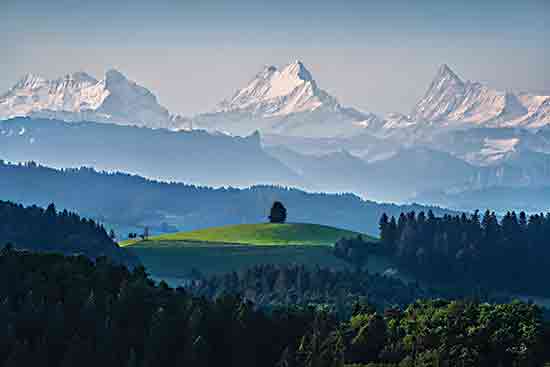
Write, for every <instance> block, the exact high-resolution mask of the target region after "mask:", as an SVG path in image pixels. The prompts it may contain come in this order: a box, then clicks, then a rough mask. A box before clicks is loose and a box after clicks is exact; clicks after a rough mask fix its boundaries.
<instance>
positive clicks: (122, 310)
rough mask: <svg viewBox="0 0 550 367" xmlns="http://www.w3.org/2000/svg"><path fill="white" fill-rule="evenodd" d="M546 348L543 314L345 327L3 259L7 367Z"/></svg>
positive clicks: (394, 358)
mask: <svg viewBox="0 0 550 367" xmlns="http://www.w3.org/2000/svg"><path fill="white" fill-rule="evenodd" d="M265 271H266V272H268V273H273V272H274V269H272V268H271V269H266V270H265ZM317 276H319V277H321V276H323V275H322V274H316V275H315V277H317ZM310 281H313V282H315V281H318V280H317V279H310ZM277 282H279V283H281V282H283V281H282V280H278V281H276V283H277ZM281 287H283V285H281ZM549 343H550V333H549V330H548V325H547V324H544V322H543V320H542V318H541V315H540V310H539V309H538V308H537V307H536V306H533V305H528V304H524V303H511V304H503V305H490V304H486V303H485V304H479V303H470V302H447V301H427V302H419V303H414V304H412V305H411V306H408V307H407V308H405V309H399V308H389V309H387V310H386V311H385V312H379V311H376V310H375V309H374V308H373V307H371V306H370V305H368V304H361V303H357V304H356V305H355V306H354V308H353V309H352V312H351V317H350V318H348V320H347V321H344V322H341V321H338V319H336V318H335V317H333V315H332V314H330V313H327V312H324V311H319V310H315V309H313V308H310V307H286V308H273V309H271V310H270V311H269V312H264V311H261V310H258V309H257V307H255V306H254V305H253V304H252V303H250V302H248V301H243V300H242V299H241V298H239V297H233V296H223V295H222V296H220V297H218V298H216V299H215V300H207V299H206V298H196V297H194V296H192V295H190V294H189V293H188V292H187V291H185V290H183V289H171V288H169V287H168V286H167V285H166V284H165V283H163V282H161V283H160V284H158V285H156V284H155V283H154V282H152V281H151V280H150V279H148V277H147V274H146V273H145V269H144V268H143V267H136V268H134V270H133V271H129V270H128V269H127V268H125V267H123V266H119V265H113V264H112V263H110V262H108V261H107V260H106V259H105V258H99V259H97V261H96V262H95V263H94V262H92V261H91V260H89V259H88V258H86V257H83V256H78V257H74V256H72V257H64V256H61V255H53V254H32V253H27V252H22V251H15V250H12V249H9V248H7V249H4V250H3V251H1V252H0V365H2V366H4V367H21V366H35V365H40V366H45V367H69V366H71V367H72V366H82V367H97V366H104V367H110V366H117V367H120V366H122V367H136V366H138V367H149V366H155V367H164V366H166V367H173V366H193V367H214V366H216V367H217V366H228V367H231V366H234V367H237V366H238V367H257V366H265V367H276V366H277V367H280V366H285V367H340V366H343V365H352V364H353V365H357V366H359V365H360V366H366V365H368V366H401V367H406V366H411V367H412V366H449V367H454V366H456V367H464V366H472V367H473V366H503V367H508V366H509V367H512V366H526V367H527V366H541V365H543V363H544V362H545V361H548V360H549V357H550V356H549V355H548V352H549V351H548V350H547V348H545V346H547V345H549Z"/></svg>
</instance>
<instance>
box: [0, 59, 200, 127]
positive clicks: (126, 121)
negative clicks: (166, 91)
mask: <svg viewBox="0 0 550 367" xmlns="http://www.w3.org/2000/svg"><path fill="white" fill-rule="evenodd" d="M18 116H31V117H47V118H56V119H62V120H65V121H83V120H87V121H96V122H109V123H117V124H122V125H137V126H147V127H153V128H170V129H179V128H188V125H189V121H188V120H186V119H184V118H182V117H179V116H172V115H170V114H169V112H168V110H167V109H166V108H164V107H163V106H161V105H160V104H159V103H158V101H157V98H156V97H155V95H154V94H152V93H151V92H150V91H149V90H148V89H146V88H144V87H142V86H140V85H138V84H136V83H135V82H132V81H129V80H128V79H127V78H126V76H124V74H122V73H121V72H119V71H117V70H109V71H108V72H107V73H106V75H105V78H104V80H101V81H98V80H96V79H95V78H94V77H92V76H91V75H89V74H87V73H85V72H82V71H79V72H75V73H69V74H66V75H64V76H62V77H60V78H57V79H53V80H47V79H45V78H43V77H41V76H39V75H35V74H27V75H25V76H24V77H23V78H22V79H21V80H20V81H19V82H17V83H16V84H15V85H14V87H13V88H11V89H10V90H9V91H8V92H7V93H6V94H5V95H3V96H0V120H1V119H8V118H13V117H18Z"/></svg>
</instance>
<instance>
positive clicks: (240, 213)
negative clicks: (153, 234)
mask: <svg viewBox="0 0 550 367" xmlns="http://www.w3.org/2000/svg"><path fill="white" fill-rule="evenodd" d="M0 177H2V179H1V180H0V197H2V198H5V199H8V200H12V201H16V202H20V203H22V204H25V205H33V204H36V205H42V206H47V205H48V204H49V203H51V202H55V203H56V205H57V206H58V207H59V208H67V209H68V210H75V211H78V212H79V213H82V214H83V215H86V216H89V217H91V218H95V219H98V220H100V221H101V222H103V223H108V224H110V225H113V226H115V227H117V228H136V227H141V228H143V227H144V226H149V227H150V228H151V229H152V230H155V231H161V232H166V231H167V229H168V230H172V231H173V230H178V229H179V230H194V229H199V228H205V227H212V226H222V225H227V224H241V223H258V222H265V221H267V216H268V210H269V207H270V206H271V204H272V203H273V202H274V201H281V202H283V203H285V206H286V207H287V209H288V211H289V218H288V221H290V222H300V223H317V224H324V225H329V226H334V227H338V228H344V229H349V230H354V231H357V232H363V233H370V234H376V233H377V232H378V228H377V226H378V224H377V223H378V218H379V217H380V215H382V213H384V212H386V213H388V214H391V215H399V213H400V212H402V211H410V210H416V211H421V210H425V211H427V210H429V209H432V210H433V211H434V212H435V213H436V214H438V215H443V214H446V213H449V211H447V210H443V209H439V208H430V207H424V206H419V205H393V204H379V203H376V202H373V201H366V200H363V199H361V198H359V197H357V196H355V195H352V194H322V193H307V192H304V191H300V190H297V189H288V188H283V187H277V186H253V187H250V188H247V189H236V188H219V189H213V188H209V187H200V186H192V185H186V184H182V183H167V182H157V181H152V180H148V179H145V178H143V177H139V176H132V175H128V174H124V173H106V172H103V173H102V172H97V171H95V170H93V169H91V168H81V169H64V170H56V169H52V168H47V167H42V166H38V165H37V164H35V163H29V164H26V165H22V164H20V165H12V164H8V163H5V162H0ZM124 234H125V233H124Z"/></svg>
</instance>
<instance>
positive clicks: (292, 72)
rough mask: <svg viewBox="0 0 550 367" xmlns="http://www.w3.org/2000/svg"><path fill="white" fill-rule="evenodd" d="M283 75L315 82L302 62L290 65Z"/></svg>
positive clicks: (298, 61) (282, 72)
mask: <svg viewBox="0 0 550 367" xmlns="http://www.w3.org/2000/svg"><path fill="white" fill-rule="evenodd" d="M281 74H283V75H288V76H289V77H290V76H292V77H295V78H297V79H299V80H303V81H313V77H312V76H311V73H310V72H309V70H308V69H307V68H306V67H305V65H304V64H303V63H302V62H301V61H300V60H296V61H295V62H293V63H292V64H288V65H287V66H286V67H285V68H284V69H283V70H282V71H281Z"/></svg>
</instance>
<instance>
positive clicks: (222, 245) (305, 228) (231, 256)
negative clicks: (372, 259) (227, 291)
mask: <svg viewBox="0 0 550 367" xmlns="http://www.w3.org/2000/svg"><path fill="white" fill-rule="evenodd" d="M358 235H359V233H357V232H353V231H347V230H343V229H338V228H334V227H329V226H322V225H316V224H305V223H285V224H272V223H262V224H239V225H233V226H225V227H212V228H206V229H201V230H196V231H190V232H179V233H172V234H166V235H161V236H156V237H151V238H149V239H148V240H146V241H140V240H137V241H136V240H134V241H125V242H123V243H121V245H122V246H127V247H128V248H129V249H131V250H132V251H133V252H134V253H135V254H136V255H137V256H138V257H139V258H140V260H141V261H142V263H143V264H144V265H145V267H146V268H147V270H148V271H149V272H150V273H151V274H152V275H153V277H154V278H156V279H165V280H167V281H169V283H171V284H172V285H177V284H178V282H179V280H181V279H184V278H186V277H187V276H188V274H189V273H190V272H191V270H192V269H197V270H199V271H200V272H201V273H203V274H207V275H211V274H221V273H227V272H231V271H239V270H243V269H246V268H250V267H252V266H255V265H261V264H276V265H277V264H279V265H283V264H304V265H307V266H315V265H319V266H322V267H329V268H333V269H344V268H349V265H348V264H347V263H346V262H344V261H343V260H340V259H338V258H336V257H335V256H334V255H333V254H332V248H331V246H332V245H333V244H334V243H335V242H336V241H337V240H338V239H340V238H343V237H348V238H349V237H356V236H358ZM361 235H362V236H363V238H365V239H370V240H373V241H375V239H374V238H372V237H369V236H367V235H363V234H361Z"/></svg>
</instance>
